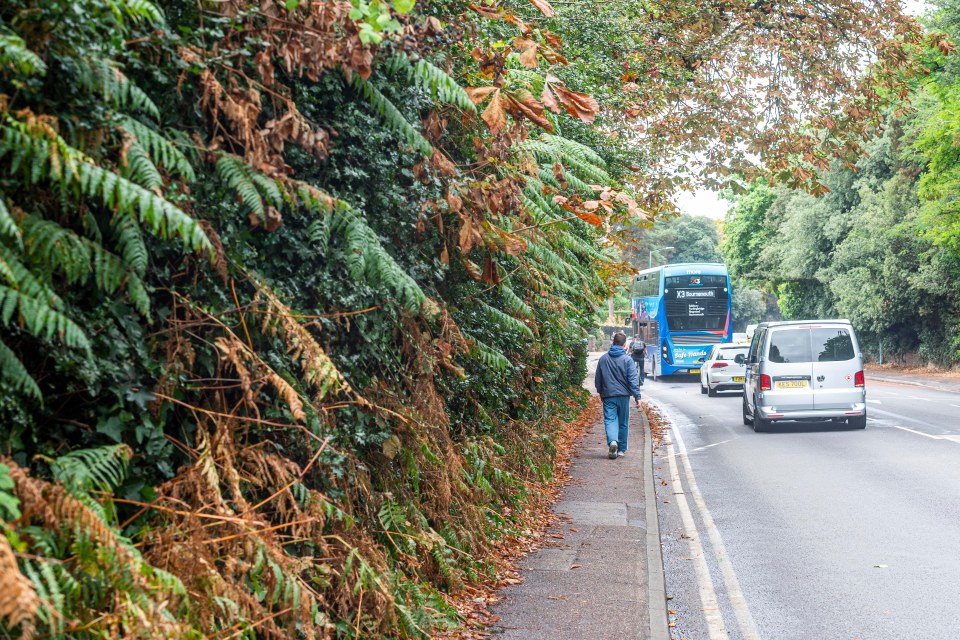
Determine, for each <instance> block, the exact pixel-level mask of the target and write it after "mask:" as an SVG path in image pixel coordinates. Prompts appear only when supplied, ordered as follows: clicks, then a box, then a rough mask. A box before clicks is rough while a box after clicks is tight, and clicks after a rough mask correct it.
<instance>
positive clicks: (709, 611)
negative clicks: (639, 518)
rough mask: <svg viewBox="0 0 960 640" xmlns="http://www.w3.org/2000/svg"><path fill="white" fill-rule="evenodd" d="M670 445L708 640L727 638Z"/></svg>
mask: <svg viewBox="0 0 960 640" xmlns="http://www.w3.org/2000/svg"><path fill="white" fill-rule="evenodd" d="M648 402H649V400H648ZM673 432H674V435H676V433H677V430H676V429H674V430H673ZM673 446H674V445H673V443H671V444H668V445H666V448H667V462H668V463H669V465H670V482H671V483H672V484H673V493H674V495H675V496H676V500H677V509H678V510H679V511H680V519H681V520H682V521H683V528H684V529H686V534H687V544H688V545H689V546H690V559H691V560H693V568H694V571H695V572H696V575H697V583H698V584H699V586H700V588H699V591H700V604H701V605H703V616H704V618H706V621H707V631H708V632H709V634H710V640H726V638H728V637H729V634H728V633H727V631H726V629H724V626H723V616H722V615H721V613H720V605H719V603H718V602H717V592H716V590H715V589H714V588H713V581H712V580H711V579H710V567H708V566H707V559H706V556H705V555H704V552H703V545H701V544H700V533H699V532H698V531H697V524H696V522H694V520H693V514H692V513H691V512H690V505H689V504H687V497H686V495H685V494H684V492H683V483H682V482H681V481H680V472H679V471H678V469H677V459H676V454H675V453H674V449H673Z"/></svg>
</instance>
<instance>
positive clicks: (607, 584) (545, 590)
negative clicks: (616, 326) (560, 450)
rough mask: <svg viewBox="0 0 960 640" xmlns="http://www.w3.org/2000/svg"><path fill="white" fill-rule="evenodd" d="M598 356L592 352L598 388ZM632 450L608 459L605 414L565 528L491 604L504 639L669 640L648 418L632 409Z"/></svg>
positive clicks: (567, 493)
mask: <svg viewBox="0 0 960 640" xmlns="http://www.w3.org/2000/svg"><path fill="white" fill-rule="evenodd" d="M598 356H599V354H592V357H591V359H590V361H589V365H590V373H589V375H588V377H587V384H586V385H585V386H587V387H588V388H591V390H592V381H593V371H594V370H595V368H596V359H597V357H598ZM630 420H631V422H630V440H629V449H628V452H627V455H626V456H625V457H623V458H621V459H619V460H609V459H608V458H607V448H606V442H605V440H606V438H605V436H604V431H603V423H602V420H601V419H600V416H599V415H598V416H597V421H596V423H595V424H594V425H593V428H592V429H591V430H590V432H589V433H588V434H587V435H586V436H584V438H582V439H581V441H580V442H579V443H578V445H577V452H576V453H575V454H574V462H573V465H572V467H571V469H570V474H571V477H572V479H571V481H570V482H569V483H568V485H567V486H566V487H565V489H564V491H563V492H562V494H561V498H560V500H559V502H558V503H557V504H556V505H555V506H554V511H555V512H556V513H557V515H558V516H560V522H561V524H559V525H558V526H557V527H555V528H554V529H552V530H551V531H549V532H548V534H547V538H546V539H548V540H553V541H555V543H554V544H548V545H545V546H544V547H543V548H541V549H540V550H538V551H536V552H534V553H532V554H530V555H529V556H528V557H527V558H526V559H525V560H524V561H523V562H522V564H521V572H522V575H523V576H524V581H523V582H521V583H520V584H517V585H513V586H510V587H508V588H507V589H505V590H504V591H503V592H502V593H501V595H502V597H503V599H502V600H501V602H500V603H499V604H498V605H497V606H496V607H494V609H493V611H494V613H495V614H497V615H498V616H499V617H500V620H499V623H498V624H497V626H496V627H495V628H493V629H491V631H492V632H493V633H494V634H500V635H498V636H497V637H502V638H515V639H524V640H568V639H569V640H581V639H582V638H594V639H597V640H606V639H621V638H624V639H625V638H644V639H648V638H650V639H653V640H667V638H668V633H667V621H666V610H665V608H666V607H665V595H664V586H663V573H662V571H663V569H662V561H661V556H660V536H659V529H658V527H657V517H656V504H655V502H654V493H655V492H654V491H653V488H652V473H651V470H652V463H651V452H650V437H649V434H648V427H647V425H646V417H645V416H644V415H643V413H642V412H641V411H638V410H636V409H635V408H634V409H631V418H630Z"/></svg>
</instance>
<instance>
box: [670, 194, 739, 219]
mask: <svg viewBox="0 0 960 640" xmlns="http://www.w3.org/2000/svg"><path fill="white" fill-rule="evenodd" d="M674 202H675V203H676V205H677V207H678V208H679V209H680V213H686V214H689V215H693V216H706V217H708V218H713V219H714V220H722V219H723V216H724V215H725V214H726V213H727V209H728V208H729V206H730V203H729V202H727V201H726V200H721V199H720V197H719V196H717V194H716V193H714V192H713V191H707V190H706V189H701V190H699V191H695V192H694V193H686V192H684V193H682V194H680V195H679V196H677V197H676V198H675V199H674Z"/></svg>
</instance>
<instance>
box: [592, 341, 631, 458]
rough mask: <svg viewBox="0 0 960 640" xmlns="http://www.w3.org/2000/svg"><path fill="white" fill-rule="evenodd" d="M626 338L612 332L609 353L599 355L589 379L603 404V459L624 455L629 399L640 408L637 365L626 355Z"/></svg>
mask: <svg viewBox="0 0 960 640" xmlns="http://www.w3.org/2000/svg"><path fill="white" fill-rule="evenodd" d="M626 343H627V336H626V335H624V334H623V333H616V334H614V336H613V345H611V347H610V351H608V352H607V353H605V354H603V355H602V356H600V362H598V363H597V374H596V376H595V377H594V379H593V382H594V386H596V388H597V393H598V394H600V399H601V400H602V401H603V424H604V427H605V428H606V430H607V447H608V452H607V457H608V458H610V459H611V460H613V459H614V458H622V457H623V454H625V453H626V452H627V438H628V436H629V433H628V423H629V420H630V396H633V397H634V399H635V400H636V403H637V407H638V408H639V407H640V385H639V383H638V381H637V365H636V363H635V362H634V361H633V359H632V358H630V357H629V356H628V355H627V350H626V349H624V345H625V344H626Z"/></svg>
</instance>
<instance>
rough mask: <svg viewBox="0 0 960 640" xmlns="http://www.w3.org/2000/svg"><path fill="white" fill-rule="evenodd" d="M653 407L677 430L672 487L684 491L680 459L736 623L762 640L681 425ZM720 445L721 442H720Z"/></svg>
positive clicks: (691, 529) (753, 639)
mask: <svg viewBox="0 0 960 640" xmlns="http://www.w3.org/2000/svg"><path fill="white" fill-rule="evenodd" d="M654 404H655V405H657V408H658V409H660V411H661V413H662V414H663V416H664V417H665V418H666V419H667V420H668V421H669V422H670V423H671V424H673V425H674V427H675V428H674V429H672V440H673V441H674V442H675V443H676V444H675V445H674V444H671V445H670V446H669V447H668V452H669V456H670V468H671V476H672V477H673V478H674V485H673V488H674V491H681V492H682V491H683V486H682V484H681V483H680V482H679V475H678V474H677V473H676V462H675V460H674V458H675V457H678V458H679V459H680V462H681V463H682V464H683V468H684V476H685V477H686V480H687V488H688V491H689V493H690V495H692V496H693V501H694V503H695V504H696V506H697V510H698V511H699V512H700V518H701V520H703V525H704V528H705V529H706V531H707V536H708V537H709V538H710V544H711V546H712V547H713V551H714V554H715V556H716V561H717V566H718V567H719V568H720V573H721V575H722V576H723V582H724V586H725V587H726V592H727V598H728V599H729V600H730V606H731V608H732V609H733V613H734V615H735V616H736V618H737V624H738V626H739V627H740V632H741V633H742V634H743V638H744V640H759V638H760V634H759V632H758V631H757V626H756V623H755V622H754V620H753V616H752V615H751V613H750V607H749V606H748V605H747V599H746V597H744V595H743V591H742V590H741V589H740V582H739V581H738V580H737V574H736V572H735V571H734V570H733V566H732V565H731V564H730V560H729V557H728V555H727V549H726V547H725V546H724V544H723V538H722V537H721V536H720V530H719V529H717V525H716V523H715V522H714V520H713V517H712V516H711V515H710V510H709V509H708V508H707V503H706V502H705V501H704V499H703V494H701V493H700V489H699V487H698V486H697V480H696V477H695V476H694V473H693V468H692V467H691V465H690V461H689V458H688V456H687V448H686V445H685V444H684V442H683V435H682V434H681V433H680V432H681V429H680V424H679V422H678V421H677V420H676V418H674V416H673V415H671V413H670V412H669V411H668V410H667V409H666V408H665V407H664V406H663V405H662V404H660V403H656V402H655V403H654ZM717 444H721V443H719V442H718V443H717ZM675 446H676V447H677V449H679V452H680V453H679V455H677V454H676V453H675V451H674V447H675ZM677 498H678V500H677V502H678V506H680V505H681V500H682V505H683V506H682V508H681V518H682V519H683V520H684V527H686V528H687V529H688V533H690V534H693V535H695V534H696V524H695V523H694V522H693V518H692V515H691V514H690V511H689V506H688V505H687V502H686V496H685V495H682V494H681V495H678V496H677ZM684 510H686V512H687V516H690V520H689V525H688V522H687V517H686V516H684V514H683V511H684ZM693 542H694V540H691V543H693ZM692 546H693V545H692V544H691V551H692V550H693V549H692ZM697 546H698V548H699V554H700V556H701V561H702V562H703V569H705V570H706V575H705V578H706V580H707V584H706V587H707V589H708V591H709V593H711V594H712V596H713V599H714V601H715V600H716V591H715V590H714V588H713V582H712V579H711V578H710V573H709V567H707V565H706V561H705V560H703V558H702V553H703V548H702V546H700V543H699V541H697ZM694 555H697V554H696V553H695V554H694ZM702 577H703V576H701V571H700V569H699V567H698V570H697V578H698V581H700V580H701V578H702ZM703 591H704V583H703V582H701V596H702V595H703ZM703 604H704V613H705V615H707V622H708V625H709V626H710V636H711V638H713V633H714V631H713V625H712V624H710V617H711V616H712V615H713V614H712V612H711V613H707V611H708V606H707V603H706V602H704V603H703ZM722 625H723V620H722V617H721V619H720V628H721V630H722V628H723V626H722Z"/></svg>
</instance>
